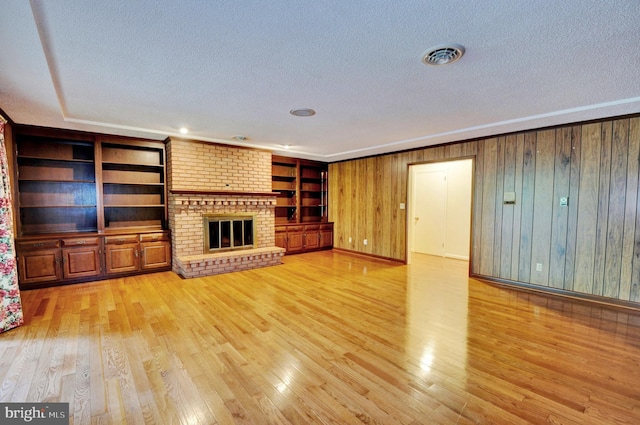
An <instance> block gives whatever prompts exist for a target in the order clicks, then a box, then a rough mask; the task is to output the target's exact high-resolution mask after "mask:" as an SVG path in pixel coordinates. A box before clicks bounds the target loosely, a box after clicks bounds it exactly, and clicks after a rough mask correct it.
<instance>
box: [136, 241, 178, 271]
mask: <svg viewBox="0 0 640 425" xmlns="http://www.w3.org/2000/svg"><path fill="white" fill-rule="evenodd" d="M140 257H141V260H142V262H141V269H142V270H149V269H158V268H163V267H169V266H171V249H170V247H169V242H166V241H160V242H142V243H140Z"/></svg>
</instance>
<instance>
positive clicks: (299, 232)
mask: <svg viewBox="0 0 640 425" xmlns="http://www.w3.org/2000/svg"><path fill="white" fill-rule="evenodd" d="M327 187H328V181H327V164H326V163H322V162H315V161H308V160H305V159H298V158H289V157H283V156H277V155H274V156H273V158H272V189H273V191H274V192H276V193H277V198H276V208H275V224H276V232H275V236H276V245H277V246H280V247H283V248H286V250H287V251H286V252H287V254H294V253H299V252H305V251H312V250H317V249H330V248H332V247H333V223H328V222H327V200H328V193H327Z"/></svg>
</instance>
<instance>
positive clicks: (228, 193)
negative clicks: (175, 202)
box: [169, 189, 278, 196]
mask: <svg viewBox="0 0 640 425" xmlns="http://www.w3.org/2000/svg"><path fill="white" fill-rule="evenodd" d="M169 193H171V194H172V195H206V196H276V195H278V193H277V192H245V191H233V190H217V191H211V190H185V189H176V190H170V191H169Z"/></svg>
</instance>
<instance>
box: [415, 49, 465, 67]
mask: <svg viewBox="0 0 640 425" xmlns="http://www.w3.org/2000/svg"><path fill="white" fill-rule="evenodd" d="M462 55H464V46H461V45H459V44H441V45H439V46H434V47H432V48H431V49H429V50H428V51H427V53H425V54H424V56H423V57H422V62H424V63H425V64H427V65H432V66H438V65H447V64H450V63H454V62H455V61H457V60H458V59H460V58H461V57H462Z"/></svg>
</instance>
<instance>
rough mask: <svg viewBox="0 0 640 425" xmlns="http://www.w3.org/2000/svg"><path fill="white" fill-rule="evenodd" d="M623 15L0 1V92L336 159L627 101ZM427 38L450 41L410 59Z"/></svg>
mask: <svg viewBox="0 0 640 425" xmlns="http://www.w3.org/2000/svg"><path fill="white" fill-rule="evenodd" d="M639 16H640V2H638V1H637V0H627V1H625V0H619V1H615V2H604V1H601V0H571V1H565V2H550V1H549V0H526V1H518V0H508V1H495V0H494V1H490V2H487V1H479V0H477V1H474V0H471V1H470V0H464V1H441V0H439V1H434V0H419V1H412V0H406V1H401V2H398V1H390V0H378V1H373V0H372V1H360V2H345V1H344V0H340V1H337V0H326V1H320V0H315V1H301V0H278V1H271V2H266V1H207V0H199V1H196V0H182V1H177V0H174V1H169V0H136V1H104V0H99V1H98V0H83V1H78V0H75V1H71V0H64V1H63V0H56V1H46V0H42V1H39V0H32V1H31V2H27V1H24V0H3V1H2V4H1V5H0V49H1V52H0V108H2V109H3V110H4V111H5V112H6V113H7V114H8V115H9V117H10V118H11V119H12V120H13V121H14V122H16V123H20V124H34V125H42V126H52V127H59V128H70V129H80V130H87V131H97V132H104V133H114V134H124V135H132V136H144V137H151V138H155V139H164V138H165V137H166V136H168V135H176V134H178V129H179V128H180V127H182V126H185V127H188V128H189V129H190V134H189V137H192V138H194V139H200V140H208V141H215V142H222V143H229V144H244V145H249V146H255V147H263V148H267V149H270V150H274V151H276V152H278V151H280V152H279V153H283V151H282V149H283V145H291V148H290V150H288V151H286V152H285V154H287V155H293V156H300V157H306V158H312V159H319V160H323V161H336V160H341V159H347V158H354V157H360V156H366V155H371V154H377V153H383V152H390V151H397V150H403V149H409V148H413V147H419V146H426V145H431V144H436V143H443V142H449V141H455V140H464V139H468V138H472V137H480V136H486V135H492V134H500V133H505V132H510V131H516V130H523V129H529V128H538V127H544V126H547V125H555V124H562V123H569V122H576V121H582V120H588V119H595V118H601V117H609V116H616V115H621V114H627V113H637V112H640V47H639V46H640V25H639V24H640V21H639ZM442 43H459V44H462V45H464V46H465V48H466V54H465V55H464V57H463V58H462V59H460V60H459V61H458V62H456V63H454V64H451V65H449V66H444V67H428V66H426V65H424V64H423V63H422V62H421V58H422V55H423V54H424V53H425V52H426V51H427V50H428V49H429V48H430V47H432V46H434V45H439V44H442ZM296 108H313V109H315V110H316V111H317V114H316V115H315V116H313V117H305V118H299V117H294V116H292V115H290V114H289V111H290V110H291V109H296ZM236 135H243V136H246V137H247V138H248V139H247V140H246V141H245V142H242V143H239V142H236V141H235V140H234V139H233V136H236Z"/></svg>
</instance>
